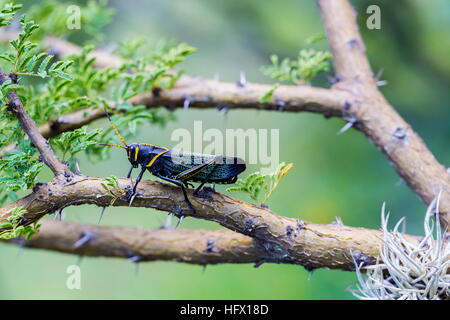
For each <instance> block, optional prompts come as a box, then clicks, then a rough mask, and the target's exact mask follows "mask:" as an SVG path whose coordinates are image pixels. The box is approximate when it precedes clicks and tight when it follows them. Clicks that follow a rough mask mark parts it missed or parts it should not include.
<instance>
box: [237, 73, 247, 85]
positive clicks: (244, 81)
mask: <svg viewBox="0 0 450 320" xmlns="http://www.w3.org/2000/svg"><path fill="white" fill-rule="evenodd" d="M236 85H237V86H238V87H239V88H244V87H245V86H246V85H247V78H246V77H245V72H244V71H241V72H240V73H239V81H238V82H236Z"/></svg>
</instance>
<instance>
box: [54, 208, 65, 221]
mask: <svg viewBox="0 0 450 320" xmlns="http://www.w3.org/2000/svg"><path fill="white" fill-rule="evenodd" d="M62 211H63V209H59V210H58V211H56V213H55V217H54V218H53V220H59V221H62V220H63V215H62Z"/></svg>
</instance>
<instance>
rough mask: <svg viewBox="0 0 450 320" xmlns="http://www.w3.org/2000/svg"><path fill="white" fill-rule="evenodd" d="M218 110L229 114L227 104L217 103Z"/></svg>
mask: <svg viewBox="0 0 450 320" xmlns="http://www.w3.org/2000/svg"><path fill="white" fill-rule="evenodd" d="M217 110H219V112H221V113H223V114H227V113H228V108H227V106H225V105H223V104H219V105H217Z"/></svg>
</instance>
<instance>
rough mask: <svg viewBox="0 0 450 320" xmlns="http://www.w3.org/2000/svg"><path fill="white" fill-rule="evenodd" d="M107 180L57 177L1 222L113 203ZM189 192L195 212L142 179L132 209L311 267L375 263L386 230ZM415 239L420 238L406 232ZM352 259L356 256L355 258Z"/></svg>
mask: <svg viewBox="0 0 450 320" xmlns="http://www.w3.org/2000/svg"><path fill="white" fill-rule="evenodd" d="M102 183H105V181H104V180H103V179H100V178H91V177H85V176H74V177H73V179H72V180H71V181H68V182H61V180H54V181H52V182H50V183H48V184H47V185H43V186H41V188H40V189H39V190H37V191H36V192H34V193H32V194H31V195H29V196H27V197H25V198H23V199H20V200H18V201H16V202H14V203H13V204H11V205H9V206H7V207H5V208H3V209H0V224H1V223H2V222H3V221H5V220H6V218H7V217H8V216H9V212H10V211H11V209H12V208H14V207H23V208H25V209H26V211H27V213H26V214H25V215H24V216H23V217H22V223H23V224H31V223H32V222H34V221H36V220H37V219H39V218H40V217H42V216H43V215H45V214H49V213H53V212H57V211H60V210H62V209H63V208H65V207H67V206H70V205H81V204H93V205H97V206H99V207H106V206H109V205H110V203H111V201H112V200H113V196H112V195H111V193H110V192H108V191H107V190H105V188H104V187H103V186H102ZM129 184H130V181H129V180H128V179H120V180H119V187H120V188H121V189H122V190H129V189H130V186H129ZM188 196H189V198H190V199H191V201H192V204H193V205H194V207H195V209H196V213H195V214H193V213H192V211H191V210H190V209H189V206H188V205H187V204H186V202H185V201H184V197H183V193H182V192H181V190H180V188H178V187H176V186H172V185H168V184H164V183H160V182H156V181H142V182H141V183H140V184H139V186H138V190H137V196H136V198H135V199H134V201H133V203H132V206H133V207H146V208H154V209H157V210H163V211H166V212H170V213H174V214H175V215H177V216H179V217H181V216H191V217H194V218H199V219H204V220H209V221H213V222H217V223H219V224H221V225H222V226H224V227H226V228H228V229H230V230H233V231H236V232H239V233H241V234H243V235H246V236H249V237H251V238H253V239H254V241H256V242H257V243H258V247H260V248H263V250H264V259H263V261H261V262H277V263H280V262H282V263H294V264H300V265H303V266H305V267H306V268H307V269H314V268H321V267H327V268H331V269H343V270H354V261H353V258H354V259H356V260H357V261H359V262H364V263H367V264H371V263H373V262H375V259H376V257H377V256H378V254H379V248H380V245H381V241H380V238H379V237H381V236H382V233H381V231H375V230H368V229H364V228H351V227H347V226H338V225H318V224H312V223H309V222H305V221H301V220H298V219H293V218H286V217H282V216H278V215H276V214H275V213H274V212H272V211H271V210H269V209H265V208H260V207H257V206H254V205H251V204H248V203H245V202H243V201H240V200H236V199H233V198H230V197H228V196H226V195H223V194H220V193H214V194H211V197H212V199H203V198H197V197H193V196H192V190H188ZM114 206H128V203H127V201H126V195H123V196H121V197H119V198H117V199H116V200H115V201H114ZM406 237H407V238H408V239H409V240H410V241H411V242H415V241H417V239H416V238H415V237H411V236H406ZM352 257H353V258H352Z"/></svg>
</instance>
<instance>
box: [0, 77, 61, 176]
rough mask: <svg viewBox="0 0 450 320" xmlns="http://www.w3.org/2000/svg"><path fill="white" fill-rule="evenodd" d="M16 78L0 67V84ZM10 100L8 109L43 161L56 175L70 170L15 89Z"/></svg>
mask: <svg viewBox="0 0 450 320" xmlns="http://www.w3.org/2000/svg"><path fill="white" fill-rule="evenodd" d="M14 79H15V77H11V76H7V75H6V74H5V73H4V72H3V70H1V69H0V84H3V83H4V82H5V81H8V80H11V81H12V82H13V83H14V82H16V81H15V80H14ZM8 100H9V102H8V111H10V112H12V113H13V114H15V115H16V117H17V119H18V120H19V123H20V125H21V127H22V129H23V130H24V131H25V133H26V134H27V135H28V137H29V138H30V141H31V143H32V144H33V145H34V146H35V147H36V148H37V149H38V150H39V153H40V158H41V159H42V161H43V162H44V163H45V164H46V165H47V166H48V167H49V168H50V169H51V170H52V171H53V173H54V174H55V175H61V174H65V173H67V172H69V171H68V169H67V166H66V165H65V164H63V163H62V162H61V161H59V159H58V158H57V157H56V155H55V153H54V152H53V150H52V148H51V147H50V146H49V144H48V142H47V140H45V139H44V137H43V136H42V135H41V134H40V133H39V130H38V128H37V127H36V123H35V122H34V121H33V119H31V118H30V116H29V115H28V113H27V112H26V111H25V108H24V107H23V104H22V101H21V100H20V99H19V97H18V96H17V93H16V91H15V90H12V91H11V92H9V93H8Z"/></svg>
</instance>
